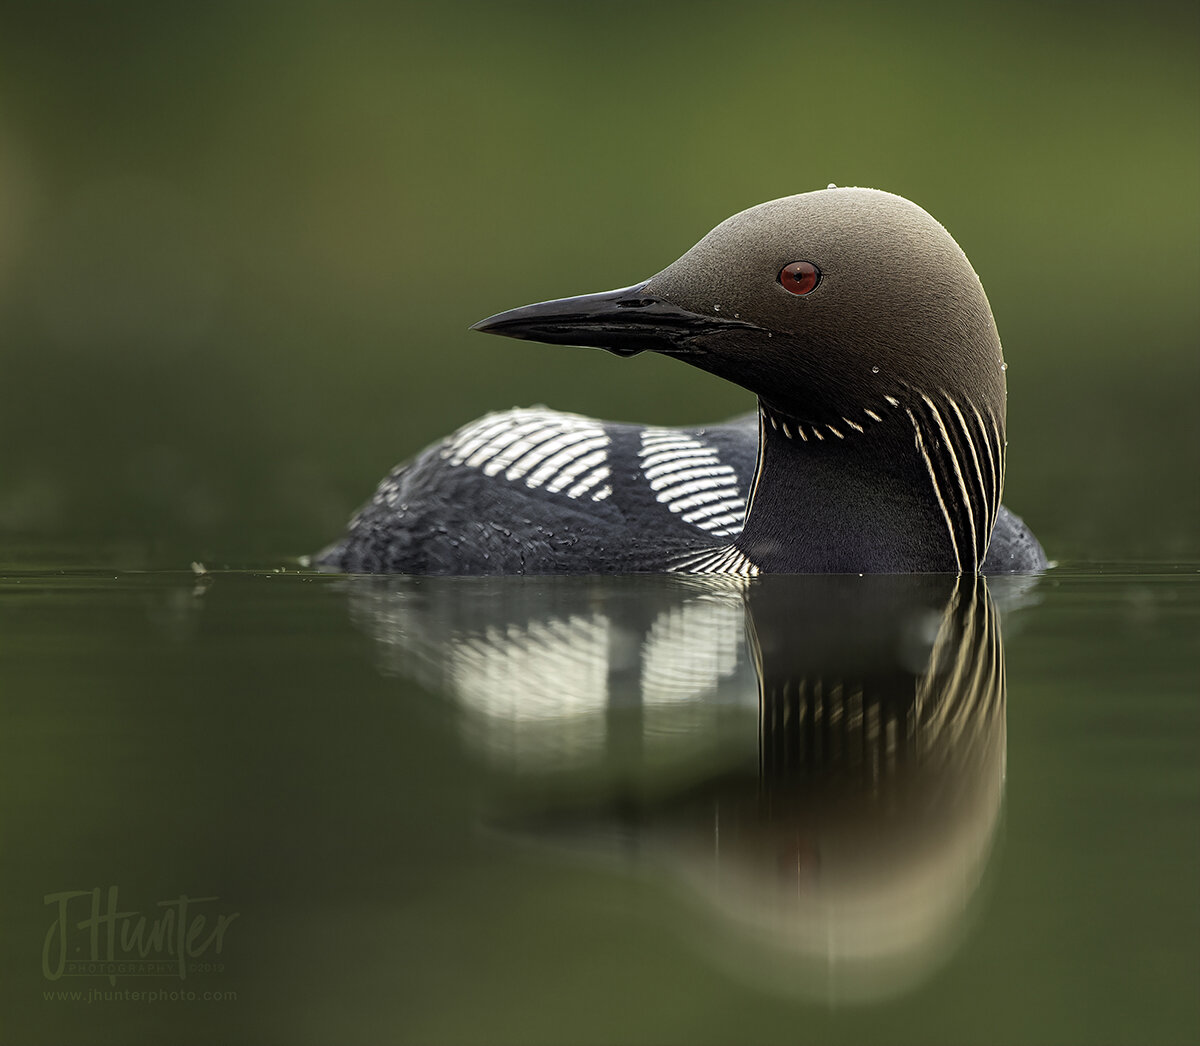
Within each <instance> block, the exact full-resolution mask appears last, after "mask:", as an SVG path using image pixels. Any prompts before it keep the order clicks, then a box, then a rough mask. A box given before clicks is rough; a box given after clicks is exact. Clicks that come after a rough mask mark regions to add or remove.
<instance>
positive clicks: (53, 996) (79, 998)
mask: <svg viewBox="0 0 1200 1046" xmlns="http://www.w3.org/2000/svg"><path fill="white" fill-rule="evenodd" d="M237 997H238V993H237V992H235V991H224V992H195V991H188V990H187V989H177V990H173V991H167V990H163V989H153V990H149V991H147V990H142V991H136V990H134V989H133V988H89V989H87V991H65V990H56V991H45V992H42V998H43V999H44V1000H45V1001H46V1002H78V1003H84V1004H91V1003H106V1002H141V1003H164V1002H165V1003H172V1002H237Z"/></svg>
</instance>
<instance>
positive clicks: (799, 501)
mask: <svg viewBox="0 0 1200 1046" xmlns="http://www.w3.org/2000/svg"><path fill="white" fill-rule="evenodd" d="M472 329H473V330H479V331H485V332H488V333H492V334H500V335H504V336H507V337H512V338H524V339H529V340H533V341H541V342H548V343H553V344H563V345H578V346H596V347H599V348H603V349H607V350H608V351H610V352H613V353H615V354H616V355H618V356H632V355H635V354H637V353H639V352H643V351H652V352H658V353H662V354H663V355H668V356H674V357H677V358H678V359H681V360H683V361H684V362H685V363H690V364H691V365H692V366H695V367H699V368H701V369H702V370H706V371H708V372H710V373H712V374H715V375H717V376H718V377H721V378H725V379H726V380H728V381H731V382H734V383H735V384H737V385H740V386H742V387H743V388H745V389H747V390H749V391H750V392H752V393H754V394H755V395H756V396H757V398H758V410H757V411H756V413H755V414H753V415H751V416H748V417H745V418H738V419H734V420H733V421H730V422H727V423H724V424H720V425H713V426H708V427H703V428H689V429H676V428H662V427H655V426H644V425H633V424H626V423H617V422H608V421H600V420H595V419H592V418H587V417H582V416H580V415H576V414H567V413H561V412H558V411H553V410H548V409H546V408H541V407H537V408H531V409H524V410H510V411H503V412H499V413H494V414H489V415H487V416H486V417H484V418H481V419H479V420H477V421H474V422H471V423H470V424H468V425H466V426H464V427H463V428H461V429H459V430H458V431H457V432H455V433H453V434H452V435H450V436H449V437H447V438H445V439H443V440H440V441H439V442H437V443H434V444H433V445H432V446H430V447H428V448H427V449H426V450H425V451H423V452H422V453H421V454H419V455H418V456H417V457H416V458H415V459H413V460H412V461H410V462H407V463H405V464H402V465H400V466H398V467H397V468H396V469H394V470H393V471H392V472H391V473H390V474H389V475H388V476H387V477H386V478H385V479H384V480H383V482H382V483H381V484H380V485H379V488H378V490H377V491H376V493H375V495H374V497H373V498H372V499H371V501H369V502H368V503H367V504H366V505H364V506H363V507H362V508H361V509H360V510H359V511H358V513H357V514H356V515H355V516H354V518H353V519H352V520H351V522H350V524H349V527H348V528H347V531H346V533H345V534H344V536H343V537H342V538H341V539H340V540H339V541H337V542H335V543H334V544H332V545H330V546H329V547H328V548H326V549H325V550H324V551H323V552H321V553H319V554H318V555H317V556H316V557H314V561H315V564H316V565H317V566H318V567H320V568H322V569H326V570H337V571H343V572H346V573H404V574H443V575H479V574H613V573H642V572H683V573H698V574H731V575H741V576H756V575H759V574H769V573H797V574H799V573H803V574H813V573H858V574H863V573H954V574H977V573H985V574H996V573H1033V572H1036V571H1039V570H1042V569H1044V568H1045V567H1046V566H1047V561H1046V557H1045V554H1044V552H1043V551H1042V547H1041V545H1040V544H1039V543H1038V541H1037V539H1036V538H1035V537H1034V536H1033V534H1032V533H1031V532H1030V531H1029V529H1028V528H1027V527H1026V526H1025V524H1024V523H1023V522H1022V520H1021V519H1020V518H1018V517H1017V516H1015V515H1014V514H1012V513H1011V512H1009V511H1008V509H1007V508H1005V507H1004V506H1003V505H1002V504H1001V503H1000V496H1001V490H1002V488H1003V484H1004V468H1005V448H1006V439H1005V398H1006V393H1005V373H1004V372H1005V370H1006V367H1007V365H1006V364H1005V363H1004V358H1003V353H1002V350H1001V346H1000V338H999V335H998V333H997V330H996V324H995V321H994V319H993V317H992V312H991V307H990V306H989V304H988V300H987V297H986V295H985V294H984V290H983V286H982V285H981V283H980V281H979V277H978V276H977V275H976V274H975V271H974V269H973V268H972V267H971V264H970V262H969V261H968V260H967V257H966V255H965V254H964V253H963V251H962V250H961V248H960V247H959V246H958V244H957V243H956V242H955V241H954V239H953V238H952V237H951V236H950V234H949V233H948V232H947V231H946V230H945V229H944V228H943V227H942V226H941V224H939V223H938V222H937V221H936V220H935V219H934V218H933V217H932V216H930V215H929V214H928V213H926V212H925V211H924V210H922V209H921V208H920V207H918V206H917V205H916V204H914V203H911V202H910V201H908V200H906V199H904V198H903V197H900V196H896V195H894V194H892V193H888V192H883V191H880V190H876V189H864V188H837V187H834V186H830V187H829V188H828V189H823V190H819V191H816V192H808V193H802V194H799V195H795V196H787V197H784V198H782V199H778V200H773V201H770V202H768V203H763V204H760V205H758V206H756V207H751V208H750V209H748V210H745V211H742V212H740V213H739V214H735V215H734V216H733V217H731V218H728V219H726V220H725V221H724V222H722V223H721V224H720V225H718V226H717V227H716V228H715V229H713V230H712V231H711V232H710V233H709V234H708V235H707V236H705V237H704V238H703V239H701V240H700V242H699V243H697V244H696V245H695V246H694V247H693V248H692V249H691V250H689V251H688V252H687V253H686V254H684V255H683V256H682V257H680V258H679V259H678V260H677V261H675V262H673V263H672V264H670V265H668V266H667V267H666V268H665V269H663V270H662V271H661V272H660V273H658V274H657V275H655V276H652V277H650V279H648V280H645V281H643V282H641V283H638V284H635V285H633V286H630V287H624V288H621V289H619V290H614V291H606V292H602V293H599V294H585V295H582V296H579V297H572V298H562V299H558V300H555V301H546V302H541V303H538V304H535V305H528V306H524V307H522V308H517V309H512V310H509V311H507V312H502V313H499V314H497V315H495V316H491V317H489V318H488V319H485V320H481V321H480V322H479V323H476V324H475V325H474V327H473V328H472Z"/></svg>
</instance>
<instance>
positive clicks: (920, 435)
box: [736, 390, 1004, 574]
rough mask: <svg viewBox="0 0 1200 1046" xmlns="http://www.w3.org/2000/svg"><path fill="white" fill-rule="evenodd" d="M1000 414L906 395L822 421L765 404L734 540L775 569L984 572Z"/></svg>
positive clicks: (761, 565)
mask: <svg viewBox="0 0 1200 1046" xmlns="http://www.w3.org/2000/svg"><path fill="white" fill-rule="evenodd" d="M1003 470H1004V440H1003V431H1002V422H1001V421H1000V420H998V419H996V418H995V417H994V415H992V413H991V412H990V411H985V410H982V409H977V408H976V407H975V406H974V405H972V404H960V403H956V402H955V401H954V400H953V399H951V398H950V397H949V396H947V395H946V394H945V393H938V394H937V395H930V394H925V393H921V392H918V391H911V390H910V391H908V392H906V393H905V394H904V395H903V397H902V398H899V397H891V396H889V397H887V398H886V400H885V402H883V403H881V404H880V405H879V406H878V407H877V408H867V409H864V410H863V411H862V412H860V413H859V414H857V415H854V416H852V417H844V418H839V419H834V420H832V421H827V422H824V423H812V422H809V421H801V420H799V419H797V418H795V417H793V416H790V415H788V414H787V413H785V412H782V411H780V410H778V409H776V408H774V407H773V406H770V405H768V404H767V403H765V402H764V401H762V400H760V401H759V453H758V468H757V470H756V472H755V477H754V485H753V488H752V492H751V496H750V504H749V509H748V511H747V515H746V523H745V527H744V528H743V530H742V533H741V535H740V537H739V538H738V540H737V542H736V545H737V547H738V548H739V549H740V550H741V552H742V553H743V554H744V555H745V556H746V557H747V558H748V559H749V560H750V561H751V562H752V563H753V564H754V565H755V566H757V567H758V569H759V570H761V571H764V572H771V573H908V572H932V571H937V572H948V573H969V574H974V573H977V572H978V570H979V568H980V565H981V564H982V563H983V559H984V556H985V554H986V552H987V543H988V540H989V539H990V537H991V532H992V526H993V525H994V523H995V519H996V513H997V511H998V510H999V505H1000V488H1001V486H1002V482H1003Z"/></svg>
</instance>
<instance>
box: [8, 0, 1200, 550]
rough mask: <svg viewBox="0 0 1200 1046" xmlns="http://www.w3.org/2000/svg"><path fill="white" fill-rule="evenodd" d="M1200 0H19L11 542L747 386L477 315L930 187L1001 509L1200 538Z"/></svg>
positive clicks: (326, 494) (77, 543)
mask: <svg viewBox="0 0 1200 1046" xmlns="http://www.w3.org/2000/svg"><path fill="white" fill-rule="evenodd" d="M1197 17H1198V16H1197V14H1196V10H1195V5H1194V4H1183V3H1180V4H1156V3H1144V4H1140V5H1137V6H1134V5H1125V4H1090V5H1087V6H1084V5H1078V6H1075V5H1071V6H1054V5H1043V4H1037V5H1035V4H1023V3H1013V4H1005V5H978V6H971V5H962V4H951V3H945V4H939V3H931V4H923V5H918V4H906V5H899V4H895V5H882V4H880V5H853V4H838V5H822V4H795V3H791V4H785V3H739V4H736V5H733V4H718V3H703V2H693V3H688V4H670V3H661V4H653V3H650V4H645V3H643V4H632V3H592V4H561V3H559V4H551V3H465V2H451V3H438V4H349V3H341V4H321V3H295V2H294V3H289V4H269V3H252V4H222V3H205V4H197V5H184V4H167V3H143V4H135V3H108V4H82V3H80V4H66V3H13V2H6V3H4V5H3V7H0V331H2V334H3V337H2V341H0V374H2V375H3V380H4V393H5V395H4V409H3V411H0V540H3V541H5V542H6V544H7V545H8V546H9V547H10V549H11V548H15V547H19V546H20V545H21V544H22V543H24V542H27V541H30V540H33V541H35V542H39V541H44V540H46V539H48V538H49V539H53V540H55V541H58V542H61V543H62V544H64V545H66V546H69V547H73V548H75V549H76V550H80V549H82V550H84V551H82V552H77V555H80V556H82V557H84V558H92V559H100V560H103V561H105V562H111V563H113V564H115V565H124V566H140V565H147V566H148V565H163V566H170V565H178V564H180V563H186V561H187V560H189V559H205V560H206V561H208V562H210V564H211V563H213V562H215V563H246V562H254V561H258V560H262V559H264V558H273V557H278V556H282V555H288V554H298V553H302V552H306V551H311V550H313V549H315V548H317V547H319V546H320V545H321V544H322V543H324V542H325V541H327V540H328V539H330V538H332V537H333V536H334V535H335V534H336V533H337V532H338V531H339V530H340V528H341V526H342V525H343V523H344V521H345V519H346V518H347V516H348V514H349V513H350V512H351V510H352V509H353V508H355V507H356V505H357V504H358V503H359V502H361V501H362V500H363V499H365V498H366V497H367V496H368V494H369V493H370V491H371V490H372V489H373V486H374V484H375V482H376V481H377V480H378V478H379V477H380V476H381V475H382V474H383V473H384V472H385V471H386V470H387V469H388V468H389V467H390V466H391V465H392V464H394V463H395V462H396V461H398V460H400V459H402V458H404V457H406V456H408V455H409V454H411V453H412V452H414V451H416V450H417V449H419V448H420V447H422V446H423V445H425V444H426V443H428V442H429V441H431V440H432V439H434V438H436V437H438V436H440V435H442V434H444V433H446V432H447V431H449V430H451V429H452V428H454V427H456V426H458V425H459V424H461V423H462V422H464V421H466V420H468V419H470V418H472V417H474V416H476V415H478V414H480V413H483V412H485V411H487V410H490V409H496V408H503V407H509V406H513V405H518V404H520V405H525V404H531V403H539V402H544V403H548V404H552V405H554V406H557V407H560V408H563V409H568V410H575V411H582V412H586V413H592V414H598V415H602V416H606V417H613V418H621V419H640V420H647V421H656V422H665V423H685V422H699V421H705V420H713V419H716V418H719V417H722V416H724V415H728V414H731V413H734V412H738V411H741V410H744V409H747V408H749V407H750V405H751V401H750V399H749V397H748V396H747V394H745V393H743V392H742V391H741V390H738V389H735V388H732V387H730V386H726V385H724V384H722V383H721V382H719V381H717V380H716V379H713V378H711V377H708V376H706V375H704V374H701V373H700V372H695V371H692V370H690V369H688V368H684V367H679V366H678V365H677V364H675V363H672V362H671V361H668V360H663V359H651V358H638V359H636V360H633V361H628V362H623V361H618V360H616V359H613V358H611V357H609V356H607V355H606V354H603V353H598V352H589V351H582V350H581V351H571V350H565V349H562V348H550V347H544V346H536V345H521V344H515V343H512V342H506V341H499V340H497V339H488V338H482V337H480V336H478V335H474V334H470V333H468V331H467V327H468V325H469V324H470V323H472V322H473V321H475V320H477V319H479V318H481V317H483V316H486V315H488V314H490V313H492V312H495V311H498V310H500V309H503V308H507V307H511V306H515V305H519V304H523V303H525V302H528V301H533V300H538V299H544V298H549V297H555V296H559V295H564V294H571V293H579V292H584V291H591V290H600V289H605V288H608V287H613V286H621V285H624V284H628V283H632V282H634V281H636V280H638V279H641V278H643V277H645V276H647V275H649V274H651V273H652V272H654V271H656V270H657V269H658V268H660V267H661V266H662V265H664V264H665V263H667V262H669V261H671V260H672V259H674V258H675V257H676V256H677V255H678V254H680V253H682V251H683V250H685V249H686V248H687V247H688V246H690V245H691V244H692V243H693V242H694V241H695V240H696V239H697V238H699V236H701V235H702V234H703V233H704V232H706V231H707V230H708V229H709V228H710V227H711V226H712V225H714V224H715V223H716V222H718V221H720V220H721V219H723V218H725V217H726V216H727V215H729V214H731V213H733V212H735V211H737V210H740V209H742V208H744V207H747V206H750V205H753V204H755V203H758V202H760V201H763V200H766V199H770V198H773V197H777V196H781V195H785V194H789V193H793V192H799V191H805V190H809V189H813V188H820V187H823V186H824V185H825V184H826V183H828V182H831V181H832V182H837V183H838V184H843V185H848V184H859V185H869V186H875V187H879V188H885V189H889V190H892V191H894V192H897V193H900V194H902V195H905V196H908V197H909V198H911V199H913V200H915V201H916V202H918V203H920V204H921V205H922V206H924V207H925V208H927V209H928V210H929V211H930V212H931V213H933V214H934V215H935V216H936V217H937V218H939V219H940V220H941V221H942V222H943V223H944V224H945V225H946V226H947V227H948V228H949V229H950V231H951V232H952V233H953V234H954V235H955V236H956V238H957V239H958V240H959V242H960V243H961V244H962V246H963V247H964V249H965V250H966V251H967V253H968V255H969V256H970V258H971V259H972V261H973V262H974V264H975V267H976V269H977V270H978V271H979V273H980V275H981V276H982V278H983V281H984V285H985V286H986V287H987V289H988V292H989V295H990V298H991V301H992V306H993V309H994V311H995V314H996V317H997V320H998V322H999V325H1000V331H1001V336H1002V338H1003V340H1004V343H1005V348H1006V354H1007V358H1008V361H1009V365H1010V369H1009V395H1010V403H1009V441H1010V442H1009V450H1010V458H1009V467H1008V486H1007V490H1006V500H1007V502H1008V503H1009V505H1010V506H1011V507H1012V508H1013V509H1014V510H1016V511H1017V512H1019V513H1021V514H1023V515H1025V516H1026V518H1027V519H1028V520H1029V522H1030V523H1031V524H1032V525H1033V526H1034V528H1035V530H1036V531H1037V532H1038V534H1039V535H1040V537H1041V538H1042V539H1043V542H1044V543H1045V545H1046V547H1047V549H1048V551H1049V552H1050V553H1051V555H1052V556H1054V557H1056V558H1059V559H1075V560H1081V559H1082V560H1088V559H1105V558H1143V557H1145V558H1156V559H1164V558H1172V559H1184V558H1191V557H1195V556H1197V555H1200V528H1198V527H1197V525H1196V521H1197V518H1198V514H1200V504H1198V502H1200V481H1198V480H1197V476H1198V475H1200V420H1198V412H1197V409H1196V396H1197V392H1198V391H1200V309H1198V304H1197V288H1198V287H1200V75H1198V60H1197V54H1198V39H1200V34H1198V32H1197Z"/></svg>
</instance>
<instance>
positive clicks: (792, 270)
mask: <svg viewBox="0 0 1200 1046" xmlns="http://www.w3.org/2000/svg"><path fill="white" fill-rule="evenodd" d="M779 282H780V283H781V284H783V289H784V290H785V291H791V292H792V293H793V294H807V293H808V292H809V291H811V290H812V289H813V288H814V287H815V286H816V285H817V284H818V283H820V282H821V270H820V269H818V268H817V267H816V266H815V265H814V264H813V263H812V262H789V263H788V264H787V265H785V266H784V267H783V268H782V269H780V270H779Z"/></svg>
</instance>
